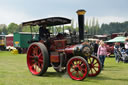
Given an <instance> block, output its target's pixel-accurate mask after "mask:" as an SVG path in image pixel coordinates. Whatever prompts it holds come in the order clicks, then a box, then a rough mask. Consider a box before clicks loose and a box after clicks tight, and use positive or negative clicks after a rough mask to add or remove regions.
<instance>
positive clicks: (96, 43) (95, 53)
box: [94, 40, 99, 56]
mask: <svg viewBox="0 0 128 85" xmlns="http://www.w3.org/2000/svg"><path fill="white" fill-rule="evenodd" d="M98 47H99V40H96V42H95V44H94V55H96V56H97V51H98Z"/></svg>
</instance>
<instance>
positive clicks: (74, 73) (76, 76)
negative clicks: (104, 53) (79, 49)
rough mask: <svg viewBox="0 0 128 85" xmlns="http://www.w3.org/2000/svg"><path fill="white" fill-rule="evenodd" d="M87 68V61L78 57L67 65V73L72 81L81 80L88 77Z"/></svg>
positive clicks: (73, 58)
mask: <svg viewBox="0 0 128 85" xmlns="http://www.w3.org/2000/svg"><path fill="white" fill-rule="evenodd" d="M88 72H89V66H88V63H87V61H86V60H85V59H84V58H82V57H80V56H76V57H72V58H71V59H70V60H69V61H68V63H67V73H68V75H69V76H70V77H71V78H72V79H73V80H83V79H85V78H86V77H87V76H88Z"/></svg>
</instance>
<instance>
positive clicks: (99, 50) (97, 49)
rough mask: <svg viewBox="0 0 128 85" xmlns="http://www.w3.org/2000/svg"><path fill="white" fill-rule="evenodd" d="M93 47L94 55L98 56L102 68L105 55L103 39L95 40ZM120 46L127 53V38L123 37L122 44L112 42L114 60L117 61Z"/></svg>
mask: <svg viewBox="0 0 128 85" xmlns="http://www.w3.org/2000/svg"><path fill="white" fill-rule="evenodd" d="M93 47H94V55H96V56H97V57H98V58H99V60H100V61H101V64H102V68H104V62H105V58H106V56H107V47H106V45H105V43H104V41H102V40H96V42H95V44H94V45H93ZM121 48H124V49H125V52H126V53H127V54H128V38H126V39H125V42H124V45H122V44H121V43H119V42H115V43H114V56H115V60H116V62H119V56H118V55H117V52H118V50H119V49H121Z"/></svg>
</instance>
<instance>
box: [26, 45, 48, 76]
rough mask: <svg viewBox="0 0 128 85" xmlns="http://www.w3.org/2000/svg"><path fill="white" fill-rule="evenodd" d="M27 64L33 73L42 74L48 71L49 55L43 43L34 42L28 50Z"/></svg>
mask: <svg viewBox="0 0 128 85" xmlns="http://www.w3.org/2000/svg"><path fill="white" fill-rule="evenodd" d="M27 65H28V68H29V71H30V72H31V73H32V74H33V75H38V76H40V75H42V74H44V73H45V72H46V71H47V68H48V65H49V56H48V51H47V48H46V47H45V45H44V44H42V43H32V44H31V45H30V46H29V48H28V52H27Z"/></svg>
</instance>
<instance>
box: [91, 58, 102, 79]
mask: <svg viewBox="0 0 128 85" xmlns="http://www.w3.org/2000/svg"><path fill="white" fill-rule="evenodd" d="M88 64H89V68H90V70H89V74H88V76H89V77H93V76H97V75H98V74H99V73H100V71H101V63H100V61H99V60H98V59H97V58H95V57H94V56H91V57H89V58H88Z"/></svg>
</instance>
